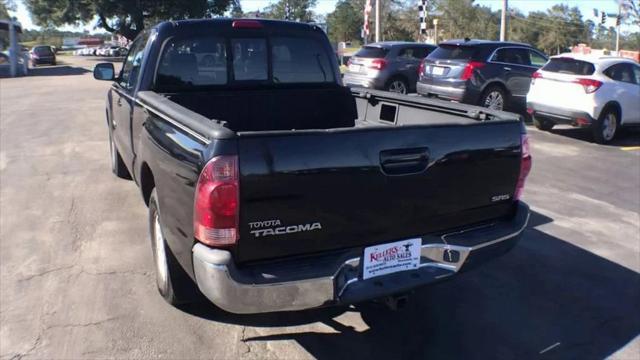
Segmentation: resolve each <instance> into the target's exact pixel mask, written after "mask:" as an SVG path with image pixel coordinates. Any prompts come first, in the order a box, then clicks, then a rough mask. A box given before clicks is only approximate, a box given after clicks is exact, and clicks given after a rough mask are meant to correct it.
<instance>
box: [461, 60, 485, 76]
mask: <svg viewBox="0 0 640 360" xmlns="http://www.w3.org/2000/svg"><path fill="white" fill-rule="evenodd" d="M484 66H485V63H483V62H480V61H469V62H468V63H467V66H465V67H464V70H463V71H462V76H461V77H460V79H461V80H469V79H471V76H472V75H473V71H474V70H475V69H481V68H483V67H484Z"/></svg>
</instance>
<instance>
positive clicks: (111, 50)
mask: <svg viewBox="0 0 640 360" xmlns="http://www.w3.org/2000/svg"><path fill="white" fill-rule="evenodd" d="M123 55H124V53H123V52H122V47H120V46H109V47H108V48H107V49H106V50H105V51H104V56H112V57H119V56H123Z"/></svg>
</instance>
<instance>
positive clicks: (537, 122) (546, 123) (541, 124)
mask: <svg viewBox="0 0 640 360" xmlns="http://www.w3.org/2000/svg"><path fill="white" fill-rule="evenodd" d="M533 125H534V126H535V127H536V128H538V129H539V130H543V131H549V130H551V129H553V127H554V126H555V125H556V124H555V123H554V122H553V121H550V120H547V119H540V118H536V117H534V118H533Z"/></svg>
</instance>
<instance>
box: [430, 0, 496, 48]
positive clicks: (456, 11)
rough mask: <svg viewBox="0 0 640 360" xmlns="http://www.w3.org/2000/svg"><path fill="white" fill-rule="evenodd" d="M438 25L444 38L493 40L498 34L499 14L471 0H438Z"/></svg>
mask: <svg viewBox="0 0 640 360" xmlns="http://www.w3.org/2000/svg"><path fill="white" fill-rule="evenodd" d="M436 8H437V10H439V11H442V16H441V17H440V18H439V19H441V22H440V27H441V29H442V31H443V35H444V38H445V39H446V38H448V39H453V38H458V39H460V38H467V37H468V38H477V39H489V40H495V39H497V38H498V34H499V24H500V16H499V14H498V13H496V12H493V11H491V9H490V8H488V7H485V6H480V5H477V4H474V1H473V0H440V1H439V2H438V3H437V6H436Z"/></svg>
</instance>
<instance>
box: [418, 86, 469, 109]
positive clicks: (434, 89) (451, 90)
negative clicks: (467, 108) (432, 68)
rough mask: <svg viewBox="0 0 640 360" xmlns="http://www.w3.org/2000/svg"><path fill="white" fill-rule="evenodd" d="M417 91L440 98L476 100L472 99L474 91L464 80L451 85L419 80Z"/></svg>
mask: <svg viewBox="0 0 640 360" xmlns="http://www.w3.org/2000/svg"><path fill="white" fill-rule="evenodd" d="M416 91H417V92H418V94H420V95H424V96H430V95H431V96H437V97H439V98H443V99H448V100H455V101H460V102H466V103H473V104H475V101H474V100H473V99H471V98H470V97H471V95H472V92H471V91H469V90H468V89H467V87H466V85H465V83H464V82H462V83H459V82H456V83H453V84H451V85H442V84H427V83H424V82H420V81H418V83H417V84H416Z"/></svg>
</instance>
